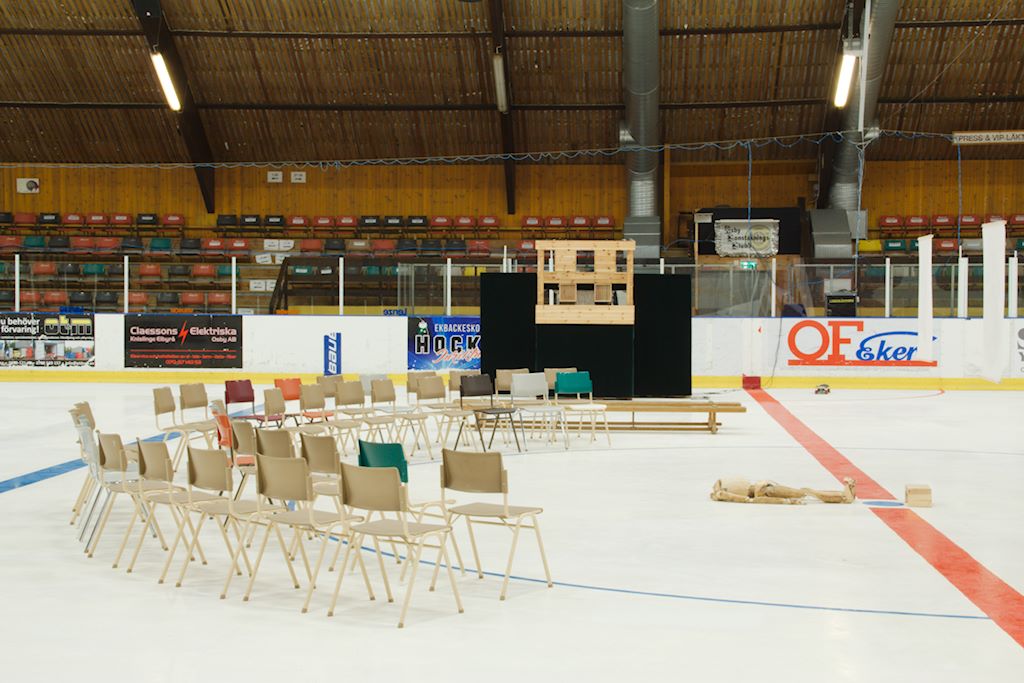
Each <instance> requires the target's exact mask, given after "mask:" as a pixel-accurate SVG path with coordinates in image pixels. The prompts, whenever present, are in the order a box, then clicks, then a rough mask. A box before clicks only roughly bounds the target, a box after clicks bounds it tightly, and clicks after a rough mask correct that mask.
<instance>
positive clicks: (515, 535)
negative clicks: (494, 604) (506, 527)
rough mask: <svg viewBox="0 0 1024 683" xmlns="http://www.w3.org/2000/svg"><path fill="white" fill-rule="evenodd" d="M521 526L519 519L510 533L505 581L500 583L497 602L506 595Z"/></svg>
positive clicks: (521, 520)
mask: <svg viewBox="0 0 1024 683" xmlns="http://www.w3.org/2000/svg"><path fill="white" fill-rule="evenodd" d="M522 526H523V519H522V517H520V518H519V519H518V520H516V528H515V531H514V532H512V548H510V549H509V551H508V564H507V565H505V580H504V581H502V582H501V595H499V596H498V599H499V600H504V599H505V597H506V596H507V595H508V579H509V576H511V574H512V559H513V558H514V557H515V556H516V545H517V544H518V543H519V529H521V528H522Z"/></svg>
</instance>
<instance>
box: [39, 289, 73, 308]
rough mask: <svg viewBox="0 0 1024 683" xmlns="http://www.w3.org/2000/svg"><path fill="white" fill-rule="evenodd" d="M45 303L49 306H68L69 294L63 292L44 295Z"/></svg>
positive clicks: (51, 292)
mask: <svg viewBox="0 0 1024 683" xmlns="http://www.w3.org/2000/svg"><path fill="white" fill-rule="evenodd" d="M43 303H44V304H46V305H47V306H66V305H67V303H68V293H67V292H62V291H50V292H45V293H44V294H43Z"/></svg>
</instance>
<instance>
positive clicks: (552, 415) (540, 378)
mask: <svg viewBox="0 0 1024 683" xmlns="http://www.w3.org/2000/svg"><path fill="white" fill-rule="evenodd" d="M538 400H539V403H538ZM524 401H525V403H524ZM512 403H513V405H515V406H517V407H518V408H519V411H520V416H521V418H523V419H525V418H526V417H531V418H532V419H531V420H530V423H531V426H533V427H536V426H537V425H536V422H537V421H539V422H540V426H541V428H543V429H544V430H545V431H546V432H547V434H548V442H549V443H554V442H555V439H556V436H555V432H556V431H557V430H558V429H559V428H561V431H562V438H563V440H564V441H565V447H566V449H568V448H569V434H568V432H567V431H566V421H565V408H564V407H563V406H556V405H552V404H551V402H550V401H549V400H548V381H547V378H545V376H544V373H543V372H530V373H527V374H525V375H521V374H520V375H513V376H512ZM523 436H524V440H525V436H526V433H525V431H524V432H523Z"/></svg>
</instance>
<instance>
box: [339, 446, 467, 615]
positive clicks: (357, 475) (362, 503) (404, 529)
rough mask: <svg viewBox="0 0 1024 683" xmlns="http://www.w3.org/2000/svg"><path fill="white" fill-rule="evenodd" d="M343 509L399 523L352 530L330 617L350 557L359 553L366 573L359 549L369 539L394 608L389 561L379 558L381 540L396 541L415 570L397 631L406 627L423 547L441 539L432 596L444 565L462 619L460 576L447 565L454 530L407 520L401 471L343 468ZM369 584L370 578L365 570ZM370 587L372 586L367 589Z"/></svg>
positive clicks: (360, 525) (369, 524)
mask: <svg viewBox="0 0 1024 683" xmlns="http://www.w3.org/2000/svg"><path fill="white" fill-rule="evenodd" d="M341 503H342V505H345V506H348V507H351V508H354V509H357V510H365V511H367V513H371V512H380V513H382V514H383V513H385V512H393V513H396V515H397V519H378V520H374V521H372V522H362V523H358V524H352V525H349V526H348V531H349V533H350V534H351V539H350V541H349V544H348V547H347V548H346V549H345V557H344V559H343V560H342V563H341V570H340V571H339V572H338V579H337V582H336V583H335V585H334V595H333V597H332V598H331V606H330V609H328V611H327V616H333V615H334V608H335V606H336V605H337V602H338V593H339V592H340V591H341V583H342V580H343V579H344V578H345V573H346V570H347V567H348V560H349V556H350V555H352V554H353V552H352V551H353V549H354V550H355V553H354V554H355V558H356V561H357V562H359V563H360V568H362V566H363V565H362V564H361V563H362V554H361V553H360V551H359V548H360V547H361V545H362V541H363V539H364V538H366V537H367V536H369V537H370V538H371V539H372V540H373V547H374V549H375V550H376V554H377V562H378V564H379V566H380V572H381V576H382V577H383V580H384V590H385V592H386V593H387V596H388V602H394V597H393V595H392V594H391V584H390V582H389V580H388V574H387V570H386V569H385V567H384V558H383V557H382V555H381V552H380V543H379V541H380V540H385V541H397V542H401V543H403V544H405V546H406V547H407V548H408V558H409V563H410V565H411V567H412V569H411V570H410V576H409V585H408V586H407V587H406V591H405V600H404V601H403V602H402V612H401V614H400V615H399V617H398V628H403V627H404V626H405V615H406V613H407V612H408V610H409V602H410V600H411V598H412V591H413V588H414V586H415V585H416V572H417V570H418V569H419V566H420V558H421V556H422V554H423V547H424V541H425V540H427V539H429V538H431V537H437V541H438V542H437V547H438V550H437V558H436V560H435V561H434V574H433V577H432V578H431V581H430V590H431V591H433V590H434V588H435V587H436V585H437V575H438V573H439V571H440V569H441V561H442V560H444V566H445V569H446V571H447V573H448V581H449V583H450V584H451V587H452V595H453V596H454V597H455V604H456V606H457V607H458V610H459V613H460V614H461V613H462V611H463V608H462V598H461V597H460V596H459V587H458V586H457V585H456V583H455V574H454V573H453V572H452V567H451V562H450V561H449V560H448V548H447V545H448V537H449V534H450V532H451V527H450V526H449V525H447V524H424V523H422V522H411V521H409V520H408V519H407V516H408V503H407V501H406V494H405V491H404V490H403V489H402V481H401V479H400V478H399V474H398V470H397V469H396V468H394V467H359V466H357V465H349V464H348V463H342V464H341ZM363 576H364V579H365V578H366V574H365V569H364V574H363ZM367 585H369V584H368V583H367Z"/></svg>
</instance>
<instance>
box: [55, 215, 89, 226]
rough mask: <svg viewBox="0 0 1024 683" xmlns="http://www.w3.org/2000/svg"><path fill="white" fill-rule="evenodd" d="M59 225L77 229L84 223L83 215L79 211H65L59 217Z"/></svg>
mask: <svg viewBox="0 0 1024 683" xmlns="http://www.w3.org/2000/svg"><path fill="white" fill-rule="evenodd" d="M61 225H63V226H64V227H65V228H73V229H76V230H79V229H81V228H82V226H84V225H85V216H83V215H82V214H80V213H66V214H64V216H63V217H62V218H61Z"/></svg>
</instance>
